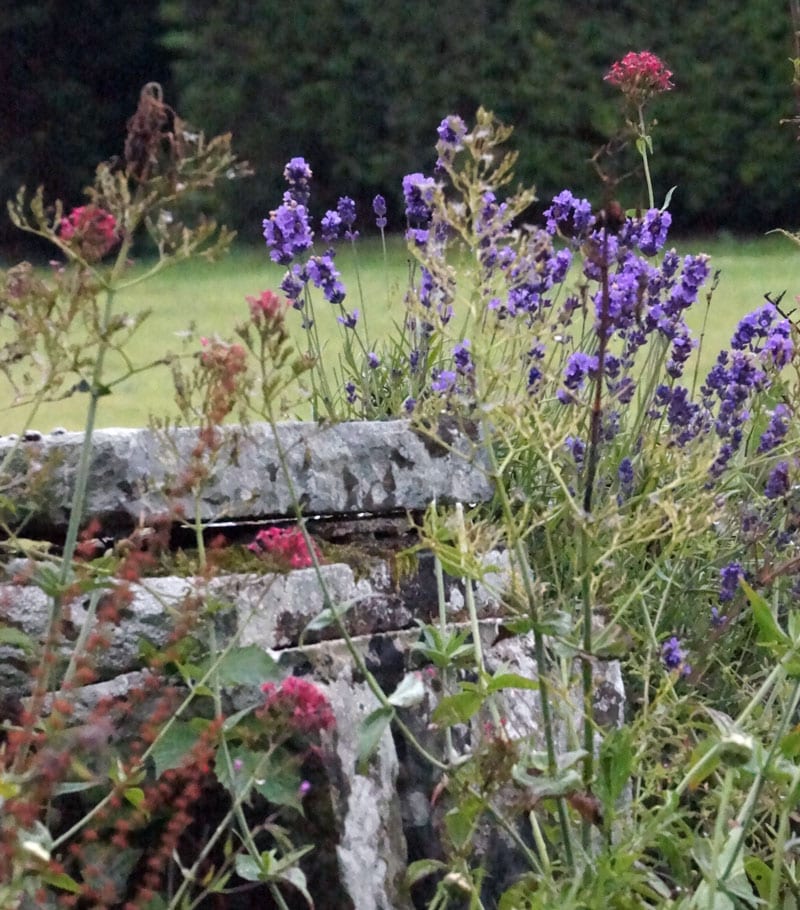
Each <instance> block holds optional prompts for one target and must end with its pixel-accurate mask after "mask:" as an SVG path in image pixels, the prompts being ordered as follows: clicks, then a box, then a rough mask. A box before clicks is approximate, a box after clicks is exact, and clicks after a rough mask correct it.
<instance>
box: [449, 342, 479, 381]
mask: <svg viewBox="0 0 800 910" xmlns="http://www.w3.org/2000/svg"><path fill="white" fill-rule="evenodd" d="M469 348H470V341H469V339H468V338H465V339H464V340H463V341H460V342H459V343H458V344H457V345H456V346H455V347H454V348H453V361H454V362H455V365H456V370H457V371H458V372H459V373H461V374H462V375H463V376H466V375H468V374H469V373H472V372H473V371H474V370H475V364H474V363H473V362H472V356H471V355H470V352H469Z"/></svg>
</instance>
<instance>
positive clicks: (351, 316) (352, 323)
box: [336, 310, 358, 329]
mask: <svg viewBox="0 0 800 910" xmlns="http://www.w3.org/2000/svg"><path fill="white" fill-rule="evenodd" d="M336 321H337V322H338V323H339V324H340V325H343V326H344V327H345V328H346V329H354V328H355V327H356V324H357V323H358V310H353V312H352V313H347V312H345V313H343V315H341V316H337V317H336Z"/></svg>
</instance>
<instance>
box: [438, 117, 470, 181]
mask: <svg viewBox="0 0 800 910" xmlns="http://www.w3.org/2000/svg"><path fill="white" fill-rule="evenodd" d="M436 132H437V134H438V136H439V141H438V142H437V143H436V151H437V152H438V153H439V158H438V160H437V162H436V167H437V169H439V168H442V167H444V166H445V165H447V164H450V163H451V162H452V160H453V159H454V158H455V156H456V154H457V153H458V152H460V151H461V149H462V148H464V142H463V140H464V136H466V135H467V127H466V125H465V123H464V121H463V120H462V119H461V118H460V117H459V116H457V115H455V114H451V115H450V116H449V117H445V118H444V120H442V122H441V123H440V124H439V127H438V129H437V130H436Z"/></svg>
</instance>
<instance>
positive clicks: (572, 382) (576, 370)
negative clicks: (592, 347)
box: [564, 351, 598, 391]
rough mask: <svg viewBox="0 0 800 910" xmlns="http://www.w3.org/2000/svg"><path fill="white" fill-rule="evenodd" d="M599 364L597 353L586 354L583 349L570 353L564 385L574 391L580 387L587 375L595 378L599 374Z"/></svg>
mask: <svg viewBox="0 0 800 910" xmlns="http://www.w3.org/2000/svg"><path fill="white" fill-rule="evenodd" d="M597 365H598V360H597V355H596V354H584V353H583V352H582V351H575V352H574V353H572V354H570V355H569V358H568V360H567V365H566V367H564V385H565V386H566V387H567V388H568V389H571V390H572V391H576V390H578V389H580V388H581V386H582V385H583V383H584V380H585V379H586V377H587V376H588V377H590V378H592V379H594V377H595V376H596V375H597Z"/></svg>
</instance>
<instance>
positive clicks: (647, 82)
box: [603, 51, 675, 107]
mask: <svg viewBox="0 0 800 910" xmlns="http://www.w3.org/2000/svg"><path fill="white" fill-rule="evenodd" d="M671 77H672V72H671V71H670V70H668V69H667V67H666V65H665V64H664V61H663V60H661V59H660V58H659V57H657V56H656V55H655V54H653V53H651V52H650V51H640V52H639V53H636V52H634V51H631V52H630V53H628V54H626V55H625V56H624V57H623V58H622V60H617V61H616V62H615V63H614V64H612V66H611V69H610V70H609V71H608V72H607V73H606V74H605V76H604V77H603V79H604V80H605V81H606V82H608V84H609V85H613V86H616V87H617V88H618V89H620V91H621V92H622V94H623V95H624V96H625V97H626V98H628V99H629V100H630V101H631V102H632V103H633V104H634V105H636V106H637V107H638V106H640V105H642V104H644V102H645V101H647V99H648V98H650V97H651V96H652V95H658V94H660V93H661V92H668V91H670V90H671V89H673V88H674V87H675V86H674V85H673V84H672V82H670V78H671Z"/></svg>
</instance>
